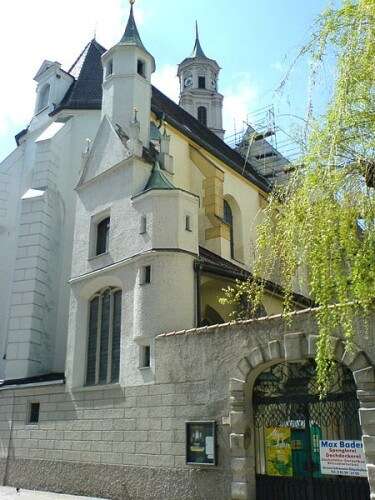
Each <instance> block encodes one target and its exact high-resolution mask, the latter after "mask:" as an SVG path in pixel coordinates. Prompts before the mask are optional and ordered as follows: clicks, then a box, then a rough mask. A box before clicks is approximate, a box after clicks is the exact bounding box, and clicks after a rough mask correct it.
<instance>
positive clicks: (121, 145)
mask: <svg viewBox="0 0 375 500" xmlns="http://www.w3.org/2000/svg"><path fill="white" fill-rule="evenodd" d="M131 155H132V153H131V151H130V149H129V148H128V146H127V141H126V138H122V139H121V138H120V136H119V134H118V133H117V132H116V130H115V129H114V127H113V125H112V123H111V121H110V120H109V119H108V117H107V116H105V117H104V118H103V120H102V122H101V124H100V126H99V129H98V132H97V134H96V137H95V140H94V142H93V144H92V147H91V150H90V153H88V158H87V160H86V163H85V164H84V167H83V171H82V175H81V178H80V180H79V183H78V186H82V185H83V184H85V183H87V182H89V181H92V180H93V179H95V178H96V177H98V176H100V175H102V174H103V173H104V172H106V171H108V170H110V169H111V168H113V167H114V166H116V165H118V164H119V163H121V162H122V161H124V160H126V159H128V158H130V156H131Z"/></svg>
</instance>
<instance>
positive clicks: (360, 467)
mask: <svg viewBox="0 0 375 500" xmlns="http://www.w3.org/2000/svg"><path fill="white" fill-rule="evenodd" d="M320 469H321V472H322V474H329V475H334V476H354V477H355V476H356V477H360V476H361V477H366V476H367V471H366V460H365V455H364V452H363V444H362V441H346V440H341V441H331V440H328V439H322V440H321V441H320Z"/></svg>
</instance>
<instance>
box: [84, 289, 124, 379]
mask: <svg viewBox="0 0 375 500" xmlns="http://www.w3.org/2000/svg"><path fill="white" fill-rule="evenodd" d="M121 297H122V293H121V290H118V289H116V288H106V289H104V290H101V291H100V292H99V293H98V294H97V295H95V297H93V298H92V299H91V301H90V307H89V309H90V311H89V328H88V345H87V370H86V384H87V385H98V384H111V383H112V384H113V383H115V382H118V380H119V373H120V338H121Z"/></svg>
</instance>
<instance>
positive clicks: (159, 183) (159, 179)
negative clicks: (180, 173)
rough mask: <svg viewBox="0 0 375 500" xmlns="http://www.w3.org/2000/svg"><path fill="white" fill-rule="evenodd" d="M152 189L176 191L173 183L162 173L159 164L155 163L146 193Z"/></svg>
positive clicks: (145, 189)
mask: <svg viewBox="0 0 375 500" xmlns="http://www.w3.org/2000/svg"><path fill="white" fill-rule="evenodd" d="M151 189H176V188H175V187H174V185H173V184H172V183H171V181H169V180H168V179H167V177H166V175H165V174H164V173H163V172H162V171H161V169H160V165H159V162H155V165H154V168H153V169H152V172H151V175H150V178H149V180H148V182H147V184H146V186H145V188H144V191H150V190H151Z"/></svg>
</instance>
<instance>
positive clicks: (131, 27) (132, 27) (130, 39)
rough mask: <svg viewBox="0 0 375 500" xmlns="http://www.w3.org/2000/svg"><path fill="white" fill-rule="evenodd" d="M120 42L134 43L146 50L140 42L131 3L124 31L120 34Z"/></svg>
mask: <svg viewBox="0 0 375 500" xmlns="http://www.w3.org/2000/svg"><path fill="white" fill-rule="evenodd" d="M120 43H123V44H125V45H136V46H137V47H139V48H140V49H142V50H144V51H145V52H147V51H146V49H145V46H144V45H143V43H142V40H141V37H140V36H139V32H138V28H137V25H136V23H135V19H134V12H133V5H132V6H131V7H130V15H129V19H128V24H127V25H126V28H125V32H124V34H123V35H122V38H121V40H120Z"/></svg>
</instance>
